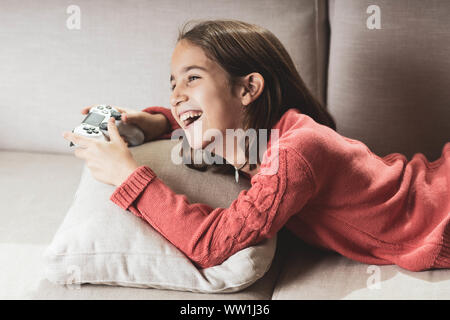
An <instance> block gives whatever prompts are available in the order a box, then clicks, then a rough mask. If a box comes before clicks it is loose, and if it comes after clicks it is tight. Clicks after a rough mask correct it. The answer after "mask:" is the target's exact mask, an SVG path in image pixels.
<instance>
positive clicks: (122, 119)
mask: <svg viewBox="0 0 450 320" xmlns="http://www.w3.org/2000/svg"><path fill="white" fill-rule="evenodd" d="M120 120H121V121H122V122H123V123H127V122H128V120H129V114H128V113H122V117H121V118H120Z"/></svg>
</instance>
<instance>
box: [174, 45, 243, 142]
mask: <svg viewBox="0 0 450 320" xmlns="http://www.w3.org/2000/svg"><path fill="white" fill-rule="evenodd" d="M170 84H171V87H172V95H171V97H170V103H171V105H172V114H173V116H174V118H175V119H176V120H177V122H178V123H179V125H180V126H181V127H182V128H183V129H184V131H185V133H186V137H187V139H188V141H189V144H190V146H191V147H192V148H193V149H200V148H202V149H203V148H205V147H206V146H207V145H208V144H209V143H211V141H210V139H209V138H206V139H204V133H205V132H206V130H208V129H218V130H219V131H220V132H221V133H222V139H223V143H224V150H226V149H225V139H226V136H225V130H226V129H238V128H241V127H242V114H243V113H242V111H243V109H242V103H241V102H242V101H241V99H240V98H239V96H238V95H237V94H236V95H235V94H233V92H232V89H231V88H230V86H229V84H228V77H227V73H226V71H225V70H224V69H223V68H222V67H221V66H220V65H219V64H218V63H216V62H214V61H212V60H210V59H209V58H208V57H207V56H206V55H205V53H204V52H203V49H201V48H200V47H198V46H195V45H193V44H191V43H190V42H188V41H186V40H181V41H179V42H178V43H177V45H176V47H175V50H174V52H173V55H172V61H171V76H170ZM187 110H195V112H193V113H192V115H195V114H200V113H201V116H200V118H198V120H195V121H194V122H192V119H188V120H185V117H186V115H188V114H189V112H188V113H186V114H185V115H184V116H183V115H182V113H183V112H185V111H187ZM194 119H195V118H194Z"/></svg>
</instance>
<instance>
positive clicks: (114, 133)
mask: <svg viewBox="0 0 450 320" xmlns="http://www.w3.org/2000/svg"><path fill="white" fill-rule="evenodd" d="M108 133H109V139H110V140H111V141H112V142H114V141H122V138H121V137H120V133H119V129H117V126H116V119H114V118H113V117H111V118H109V120H108Z"/></svg>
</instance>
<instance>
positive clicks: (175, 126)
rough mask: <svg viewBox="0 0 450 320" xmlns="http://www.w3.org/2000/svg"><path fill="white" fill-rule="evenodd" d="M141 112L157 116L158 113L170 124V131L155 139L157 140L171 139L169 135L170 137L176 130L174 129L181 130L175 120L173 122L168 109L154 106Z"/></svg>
mask: <svg viewBox="0 0 450 320" xmlns="http://www.w3.org/2000/svg"><path fill="white" fill-rule="evenodd" d="M142 111H144V112H148V113H150V114H158V113H159V114H162V115H164V116H165V117H166V118H167V120H168V121H169V124H170V131H169V132H167V133H165V134H163V135H162V136H160V137H158V138H157V139H158V140H161V139H170V137H171V135H172V132H173V131H174V130H176V129H180V128H181V127H180V125H179V124H178V122H177V120H175V118H174V117H173V115H172V111H171V110H170V109H168V108H164V107H157V106H154V107H148V108H145V109H144V110H142Z"/></svg>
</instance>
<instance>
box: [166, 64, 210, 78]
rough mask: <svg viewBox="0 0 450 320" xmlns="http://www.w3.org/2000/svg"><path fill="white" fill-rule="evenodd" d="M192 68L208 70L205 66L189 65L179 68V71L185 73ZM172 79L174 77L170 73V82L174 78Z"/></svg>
mask: <svg viewBox="0 0 450 320" xmlns="http://www.w3.org/2000/svg"><path fill="white" fill-rule="evenodd" d="M192 69H200V70H203V71H208V70H207V69H206V68H205V67H201V66H196V65H191V66H187V67H184V68H183V69H182V70H181V73H186V72H188V71H189V70H192ZM174 79H175V77H174V76H173V75H172V74H171V75H170V82H172V80H174Z"/></svg>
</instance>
